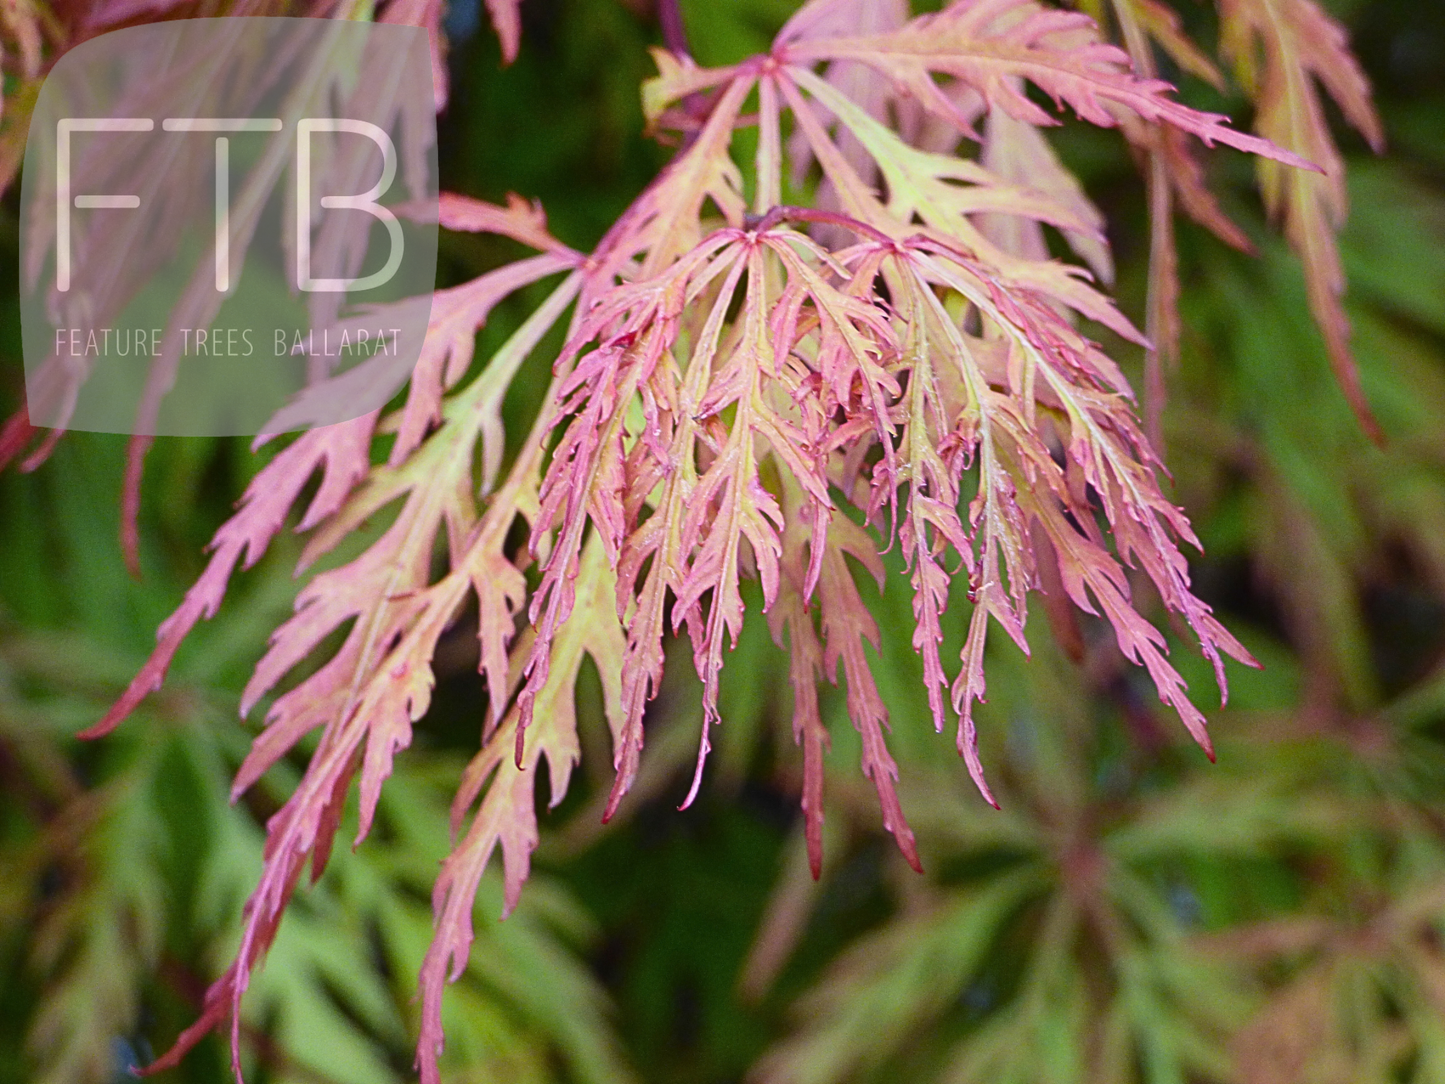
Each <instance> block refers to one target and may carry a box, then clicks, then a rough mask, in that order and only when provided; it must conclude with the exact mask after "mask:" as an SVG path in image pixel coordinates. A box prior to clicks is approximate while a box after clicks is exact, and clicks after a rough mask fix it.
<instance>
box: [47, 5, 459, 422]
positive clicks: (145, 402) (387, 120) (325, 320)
mask: <svg viewBox="0 0 1445 1084" xmlns="http://www.w3.org/2000/svg"><path fill="white" fill-rule="evenodd" d="M434 108H435V107H434V97H433V90H432V70H431V56H430V51H429V47H428V43H427V37H426V32H425V31H424V30H421V29H419V28H416V27H406V26H392V25H384V24H373V23H356V22H343V21H336V20H326V19H281V18H225V19H191V20H177V21H174V22H166V23H159V24H153V25H148V26H136V27H130V28H127V29H124V30H117V31H114V32H112V33H108V34H105V35H102V36H101V37H98V38H95V39H92V40H91V41H87V42H85V43H83V44H81V45H79V46H77V47H76V48H75V49H72V50H71V51H70V52H68V53H66V54H65V55H64V56H62V57H61V59H60V61H59V62H58V63H57V64H56V66H55V68H54V69H53V70H52V72H51V73H50V75H49V76H48V77H47V79H46V81H45V84H44V85H43V86H42V87H41V90H40V95H39V99H38V100H37V102H36V106H35V111H34V115H33V117H32V120H31V124H30V136H29V140H28V143H27V146H26V154H25V172H24V176H23V182H22V186H21V194H20V205H21V222H22V232H21V250H20V259H21V308H20V312H21V325H22V334H23V342H24V356H25V378H26V399H27V407H28V410H29V414H30V420H31V422H32V423H33V424H35V425H40V426H47V427H52V428H64V429H83V430H91V431H96V432H109V433H136V434H157V435H195V436H201V435H205V436H227V435H234V434H248V435H255V434H261V433H272V432H282V431H285V430H291V429H298V428H306V427H310V426H315V425H329V424H332V423H335V422H340V421H345V420H347V419H349V418H354V417H359V416H360V415H362V414H365V413H368V412H370V411H372V410H375V409H377V408H378V407H380V406H382V405H383V404H384V403H386V401H387V400H388V399H390V398H391V397H392V396H393V395H395V394H396V392H397V391H398V390H399V389H400V388H401V386H402V385H403V384H404V383H405V381H406V379H407V378H408V377H409V376H410V374H411V371H412V368H413V367H414V366H415V364H416V360H417V358H418V356H419V355H420V352H421V346H422V341H423V339H424V338H425V336H426V328H427V321H428V318H429V316H430V312H431V291H432V285H433V281H434V278H435V274H436V242H437V225H436V223H437V159H436V120H435V112H434Z"/></svg>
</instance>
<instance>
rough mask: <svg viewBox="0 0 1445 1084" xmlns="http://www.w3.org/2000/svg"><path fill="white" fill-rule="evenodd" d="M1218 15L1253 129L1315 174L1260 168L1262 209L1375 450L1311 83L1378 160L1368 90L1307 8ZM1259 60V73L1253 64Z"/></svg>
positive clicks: (1380, 135) (1224, 10)
mask: <svg viewBox="0 0 1445 1084" xmlns="http://www.w3.org/2000/svg"><path fill="white" fill-rule="evenodd" d="M1219 9H1220V15H1221V18H1222V22H1223V34H1222V39H1221V44H1222V46H1223V47H1224V48H1225V50H1226V52H1227V53H1228V54H1229V55H1230V56H1231V57H1232V58H1233V59H1234V60H1235V62H1236V64H1237V66H1238V67H1239V68H1240V70H1241V72H1242V74H1243V75H1244V77H1245V82H1246V84H1247V85H1249V86H1252V87H1253V88H1254V91H1255V103H1256V108H1257V113H1256V116H1255V127H1256V128H1257V129H1258V130H1259V132H1260V134H1261V135H1263V136H1265V137H1266V138H1267V139H1270V140H1272V141H1273V142H1274V143H1276V144H1278V145H1279V146H1281V147H1287V148H1289V149H1290V150H1292V151H1294V152H1295V153H1297V154H1299V155H1301V156H1303V157H1305V158H1308V159H1309V160H1310V161H1312V162H1316V163H1318V164H1319V166H1320V167H1321V169H1322V170H1323V172H1321V173H1307V172H1301V171H1298V170H1283V169H1280V168H1278V166H1277V165H1276V164H1274V163H1269V162H1265V161H1261V162H1260V163H1259V167H1258V168H1259V177H1260V185H1261V188H1262V189H1263V192H1264V199H1265V204H1266V206H1267V207H1268V208H1269V209H1270V211H1271V213H1273V214H1275V215H1276V216H1278V217H1280V218H1281V219H1282V220H1283V222H1284V231H1285V236H1286V237H1287V238H1288V239H1289V242H1290V244H1291V245H1292V246H1293V247H1294V250H1295V251H1296V252H1297V253H1299V256H1300V259H1301V261H1302V262H1303V263H1304V270H1305V282H1306V284H1307V285H1308V287H1309V301H1310V308H1311V310H1312V311H1313V312H1314V315H1315V321H1316V322H1317V323H1318V324H1319V327H1320V331H1321V333H1322V334H1323V335H1324V340H1325V347H1326V349H1327V351H1328V353H1329V358H1330V366H1331V367H1332V368H1333V369H1334V372H1335V377H1336V379H1337V380H1338V381H1339V384H1340V388H1341V390H1342V391H1343V392H1344V393H1345V398H1346V399H1348V400H1349V403H1350V406H1351V408H1352V409H1353V410H1354V412H1355V415H1356V416H1357V417H1358V418H1359V420H1360V424H1361V425H1362V426H1363V427H1364V429H1365V431H1366V432H1367V433H1369V434H1370V436H1371V437H1372V438H1373V439H1375V440H1376V441H1378V440H1380V439H1381V430H1380V427H1379V423H1378V422H1377V421H1376V420H1375V417H1374V415H1373V414H1372V413H1371V411H1370V405H1369V402H1368V401H1367V400H1366V398H1365V393H1364V391H1363V389H1362V388H1361V387H1360V381H1359V374H1358V371H1357V369H1356V367H1355V361H1354V358H1353V356H1352V355H1351V353H1350V345H1349V339H1350V325H1349V320H1348V319H1347V318H1346V316H1345V310H1344V306H1343V302H1342V297H1343V294H1344V291H1345V276H1344V270H1343V269H1342V267H1341V266H1340V255H1339V248H1338V245H1337V244H1336V242H1335V234H1336V232H1337V231H1338V230H1339V229H1340V227H1341V226H1342V225H1343V224H1344V219H1345V214H1346V210H1347V203H1346V196H1345V167H1344V160H1343V159H1342V158H1341V156H1340V152H1339V149H1338V148H1337V147H1336V146H1335V141H1334V139H1333V137H1332V136H1331V135H1330V130H1329V123H1328V122H1327V121H1326V119H1325V113H1324V102H1323V101H1322V100H1321V98H1320V94H1319V91H1318V89H1317V88H1316V86H1315V82H1316V81H1318V82H1319V83H1320V84H1321V85H1322V86H1323V87H1324V88H1325V90H1326V91H1328V92H1329V95H1330V97H1331V98H1332V99H1334V101H1335V104H1336V105H1338V106H1339V107H1340V111H1341V113H1343V114H1344V117H1345V119H1346V120H1347V121H1349V123H1350V124H1351V125H1352V126H1353V127H1354V128H1355V129H1356V130H1357V131H1358V132H1359V133H1360V134H1361V135H1363V136H1364V137H1365V139H1366V140H1367V141H1368V142H1369V144H1370V146H1371V147H1373V148H1374V149H1375V151H1376V152H1377V153H1378V152H1379V151H1382V150H1383V149H1384V141H1385V136H1384V131H1383V129H1382V128H1381V125H1380V119H1379V117H1378V116H1377V115H1376V113H1375V109H1374V106H1373V105H1372V104H1371V101H1370V86H1369V83H1368V82H1367V81H1366V79H1365V74H1364V72H1363V71H1361V69H1360V66H1359V64H1358V63H1357V62H1356V60H1355V58H1354V56H1353V55H1352V54H1351V53H1350V50H1349V44H1348V42H1347V40H1346V35H1345V31H1344V28H1343V27H1342V26H1340V24H1339V23H1337V22H1335V21H1334V20H1333V19H1332V18H1330V17H1329V16H1328V15H1327V14H1325V12H1324V11H1322V10H1321V9H1320V8H1319V6H1318V5H1316V4H1315V3H1314V2H1313V0H1220V5H1219ZM1261 53H1262V55H1263V60H1262V70H1260V69H1259V68H1258V66H1257V65H1258V64H1259V63H1260V62H1259V61H1258V60H1257V59H1256V58H1257V56H1258V55H1259V54H1261Z"/></svg>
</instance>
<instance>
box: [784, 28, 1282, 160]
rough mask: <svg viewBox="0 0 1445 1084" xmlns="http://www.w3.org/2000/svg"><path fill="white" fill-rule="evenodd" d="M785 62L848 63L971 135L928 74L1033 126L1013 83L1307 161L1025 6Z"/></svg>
mask: <svg viewBox="0 0 1445 1084" xmlns="http://www.w3.org/2000/svg"><path fill="white" fill-rule="evenodd" d="M785 56H786V57H787V58H788V60H789V61H791V62H793V63H802V64H807V63H811V62H815V61H819V60H829V61H836V60H853V61H856V62H859V63H863V64H867V65H869V66H870V67H873V68H875V69H877V70H879V71H881V72H883V73H885V74H886V75H887V76H888V77H889V78H890V79H892V80H893V81H894V83H895V84H897V85H898V86H899V87H900V88H906V89H907V90H908V91H909V92H910V93H911V94H912V95H914V96H915V97H916V98H917V99H918V101H919V102H920V103H921V104H922V105H923V106H924V108H926V109H928V110H929V111H930V112H932V113H935V114H936V115H938V116H940V117H943V118H945V119H949V120H951V121H953V122H954V123H956V124H957V125H958V126H959V128H960V130H962V131H963V132H965V133H968V132H969V131H970V130H971V123H970V118H968V117H966V116H965V115H964V114H962V112H961V111H960V110H959V108H958V105H957V103H956V102H955V101H953V99H952V98H950V97H949V96H948V95H947V94H945V93H944V92H943V90H942V88H941V87H940V86H939V84H938V83H937V82H936V81H935V80H934V75H945V76H951V77H952V78H954V79H957V80H959V81H961V82H963V83H965V84H967V85H968V86H970V87H972V88H973V89H974V90H975V91H977V92H978V93H979V94H981V95H982V96H983V98H984V100H985V101H986V102H988V103H989V104H990V105H992V106H996V107H998V108H1001V109H1003V110H1004V111H1005V112H1007V113H1008V114H1009V115H1011V116H1013V117H1016V118H1017V119H1019V120H1022V121H1026V122H1028V123H1030V124H1034V125H1051V124H1055V123H1057V121H1056V120H1055V119H1054V118H1053V117H1051V116H1049V114H1048V113H1046V112H1044V111H1043V110H1042V109H1040V108H1039V107H1038V106H1037V105H1035V104H1034V103H1033V102H1031V101H1029V100H1028V98H1027V97H1026V96H1025V95H1024V94H1023V93H1022V91H1021V88H1020V87H1019V85H1018V83H1017V82H1016V81H1017V80H1023V81H1027V82H1029V83H1032V84H1034V85H1035V86H1037V87H1039V89H1041V90H1043V91H1044V92H1045V93H1047V94H1049V95H1050V96H1052V97H1053V99H1054V100H1055V101H1056V102H1058V103H1060V104H1065V105H1068V106H1069V107H1070V108H1072V109H1073V110H1074V112H1075V113H1077V114H1078V115H1079V116H1080V117H1081V118H1083V119H1084V120H1087V121H1089V122H1090V123H1091V124H1098V125H1101V126H1103V127H1112V126H1113V125H1114V124H1115V123H1117V116H1116V114H1115V112H1114V110H1116V109H1122V110H1126V111H1127V112H1129V113H1133V114H1136V115H1137V116H1139V117H1141V118H1143V119H1144V120H1147V121H1153V122H1157V123H1164V124H1170V125H1174V126H1176V127H1179V128H1182V129H1184V130H1186V131H1189V132H1192V133H1193V134H1195V135H1197V136H1199V137H1200V138H1201V139H1203V140H1204V141H1205V142H1206V143H1215V142H1219V143H1224V144H1227V145H1229V146H1232V147H1237V148H1239V149H1241V150H1246V151H1249V152H1251V153H1254V154H1260V155H1263V156H1266V157H1269V158H1273V159H1277V160H1279V161H1281V162H1286V163H1289V164H1291V165H1294V166H1305V165H1307V161H1306V160H1304V159H1302V158H1300V157H1299V156H1297V155H1295V154H1292V153H1290V152H1289V151H1288V150H1282V149H1280V148H1279V147H1276V146H1275V145H1273V144H1271V143H1269V142H1267V141H1265V140H1262V139H1259V138H1257V137H1255V136H1250V135H1246V134H1244V133H1242V132H1239V131H1236V130H1235V129H1232V128H1230V127H1229V126H1228V125H1227V124H1226V123H1225V121H1226V118H1224V117H1222V116H1219V115H1217V114H1211V113H1200V112H1198V111H1196V110H1193V109H1190V108H1188V107H1187V106H1183V105H1180V104H1179V103H1178V102H1175V101H1173V100H1172V99H1170V98H1169V97H1167V94H1168V93H1169V91H1171V90H1172V88H1171V87H1170V86H1169V85H1168V84H1167V83H1164V82H1161V81H1159V80H1147V79H1139V78H1137V77H1136V76H1135V75H1133V74H1132V73H1131V71H1130V66H1129V58H1128V55H1127V54H1126V53H1124V52H1123V51H1122V50H1120V49H1118V48H1116V47H1114V46H1112V45H1108V44H1105V43H1104V42H1101V41H1099V40H1098V37H1097V31H1096V29H1095V26H1094V23H1093V20H1091V19H1089V18H1088V17H1087V16H1085V15H1081V14H1078V13H1076V12H1068V11H1058V10H1053V9H1049V8H1045V7H1042V6H1041V5H1039V4H1036V3H1034V2H1033V0H973V2H967V3H958V4H953V5H951V6H950V7H948V8H947V9H945V10H944V11H942V12H939V13H937V14H935V15H925V16H919V17H918V18H916V19H914V20H912V21H911V22H909V23H908V24H907V25H906V26H904V27H902V28H900V29H898V30H895V31H892V32H890V33H886V34H877V35H872V36H840V37H832V38H820V39H818V40H815V41H805V42H800V43H797V44H789V45H788V46H786V49H785Z"/></svg>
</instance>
